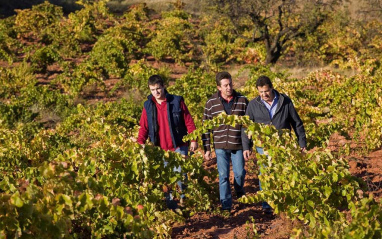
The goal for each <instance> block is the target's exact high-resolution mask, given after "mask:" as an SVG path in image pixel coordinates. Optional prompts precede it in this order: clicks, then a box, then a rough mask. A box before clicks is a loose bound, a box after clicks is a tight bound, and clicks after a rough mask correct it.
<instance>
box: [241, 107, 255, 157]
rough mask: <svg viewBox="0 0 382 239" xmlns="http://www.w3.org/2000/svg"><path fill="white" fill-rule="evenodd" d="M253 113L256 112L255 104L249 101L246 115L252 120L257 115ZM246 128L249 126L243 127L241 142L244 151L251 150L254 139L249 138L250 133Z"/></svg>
mask: <svg viewBox="0 0 382 239" xmlns="http://www.w3.org/2000/svg"><path fill="white" fill-rule="evenodd" d="M253 113H254V110H253V105H252V104H251V103H249V104H248V106H247V110H246V111H245V115H248V116H249V119H250V120H252V121H255V117H254V114H253ZM246 130H247V128H244V127H242V128H241V142H242V145H243V151H245V150H251V144H252V140H251V139H249V138H248V135H247V134H246V133H245V131H246Z"/></svg>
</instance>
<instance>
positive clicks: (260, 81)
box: [256, 76, 273, 88]
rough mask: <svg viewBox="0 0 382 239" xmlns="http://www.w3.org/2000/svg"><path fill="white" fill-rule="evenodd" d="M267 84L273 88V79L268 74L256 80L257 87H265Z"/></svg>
mask: <svg viewBox="0 0 382 239" xmlns="http://www.w3.org/2000/svg"><path fill="white" fill-rule="evenodd" d="M265 85H268V86H269V87H270V88H273V85H272V82H271V79H269V77H268V76H260V77H259V78H258V79H257V81H256V88H257V87H259V86H260V87H263V86H265Z"/></svg>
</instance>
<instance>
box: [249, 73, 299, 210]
mask: <svg viewBox="0 0 382 239" xmlns="http://www.w3.org/2000/svg"><path fill="white" fill-rule="evenodd" d="M256 88H257V90H258V92H259V96H258V97H256V98H255V99H253V100H251V101H250V102H249V104H248V107H247V111H246V113H245V114H246V115H248V116H249V118H250V119H251V120H252V121H253V122H256V123H262V124H269V125H274V126H275V127H276V129H289V130H291V128H293V130H294V132H295V134H296V136H297V139H298V143H299V145H300V147H301V150H302V151H305V150H306V135H305V129H304V126H303V123H302V121H301V119H300V117H299V115H298V113H297V111H296V109H295V108H294V106H293V103H292V100H291V99H290V98H289V97H288V96H286V95H285V94H281V93H279V92H278V91H276V90H275V89H273V85H272V82H271V80H270V79H269V78H268V77H267V76H260V77H259V78H258V79H257V82H256ZM242 142H243V150H244V151H243V155H244V159H245V160H248V158H249V156H250V155H251V148H250V139H249V138H248V136H247V135H246V134H245V132H244V129H242ZM256 150H257V152H258V153H259V154H264V151H263V149H262V148H260V147H256ZM259 184H260V181H259ZM260 190H261V184H260ZM263 209H264V211H265V212H266V213H271V212H272V209H271V207H270V206H269V205H268V203H266V202H263Z"/></svg>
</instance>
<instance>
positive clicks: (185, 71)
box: [0, 0, 382, 239]
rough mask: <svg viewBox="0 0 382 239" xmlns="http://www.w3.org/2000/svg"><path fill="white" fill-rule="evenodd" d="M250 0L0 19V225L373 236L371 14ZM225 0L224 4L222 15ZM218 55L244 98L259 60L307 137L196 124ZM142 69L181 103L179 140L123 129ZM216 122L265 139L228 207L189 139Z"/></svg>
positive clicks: (14, 230)
mask: <svg viewBox="0 0 382 239" xmlns="http://www.w3.org/2000/svg"><path fill="white" fill-rule="evenodd" d="M365 1H366V0H365ZM368 1H370V2H373V0H368ZM235 2H236V1H235ZM249 2H251V3H258V4H259V5H258V6H259V7H258V8H253V9H252V7H251V8H250V7H248V8H245V5H242V4H244V1H237V4H236V5H229V4H231V3H232V2H230V1H215V0H213V1H210V3H209V4H207V5H208V7H206V8H205V9H204V8H203V9H198V10H197V11H198V14H194V13H193V12H192V11H191V12H190V11H186V10H185V9H196V7H189V8H187V7H186V6H187V4H189V1H180V0H177V1H173V2H171V3H167V4H166V9H164V10H163V11H159V10H158V9H153V8H151V7H152V6H151V5H150V4H138V3H137V4H134V5H131V6H129V7H126V10H123V11H122V12H117V13H116V12H112V11H111V10H110V8H111V7H110V6H111V5H110V4H111V2H109V1H104V0H100V1H85V0H80V1H78V2H77V4H79V5H78V6H80V7H79V8H78V10H74V11H72V12H70V13H67V12H64V10H63V8H62V7H60V6H57V5H54V4H52V3H49V2H43V3H40V4H36V5H34V6H33V7H31V8H27V9H22V10H16V11H15V14H14V15H12V16H7V17H3V18H1V19H0V238H189V239H191V238H267V239H268V238H280V239H281V238H341V239H342V238H381V237H382V228H381V220H382V207H381V206H382V205H381V204H382V160H381V159H382V64H381V59H382V58H381V57H382V21H380V19H381V18H378V14H377V11H373V12H372V13H370V15H369V17H368V18H362V19H361V18H360V19H355V18H354V14H358V13H357V12H355V11H354V9H352V14H349V10H348V9H346V8H345V7H343V6H342V5H341V4H340V2H341V1H339V2H337V1H333V5H332V6H331V7H328V6H327V5H325V6H324V5H322V6H321V5H319V4H321V3H317V4H318V5H314V4H312V5H310V4H307V5H306V6H305V8H297V7H296V8H295V5H294V4H296V3H297V2H299V1H281V0H272V1H271V2H272V4H269V5H267V4H265V3H264V1H258V0H251V1H249ZM366 2H367V1H366ZM377 2H378V1H376V2H373V3H375V4H377ZM223 3H224V4H226V5H224V6H225V7H221V6H222V5H219V4H223ZM260 4H263V5H260ZM243 6H244V8H243ZM250 6H254V5H250ZM365 6H367V4H366V5H365ZM375 6H376V7H375V9H379V8H378V6H380V5H375ZM229 7H237V8H235V9H234V10H235V11H237V12H235V11H232V15H230V14H222V13H223V12H222V11H226V10H227V9H230V8H229ZM315 7H317V8H315ZM259 9H260V10H259ZM380 9H382V5H381V6H380ZM364 10H365V11H366V10H368V9H367V8H365V9H364ZM369 10H370V9H369ZM251 11H252V12H251ZM277 11H278V14H274V13H276V12H277ZM380 12H381V14H382V11H380ZM237 13H240V14H239V15H240V16H241V17H238V18H236V17H237V16H238V15H235V14H237ZM307 13H310V14H317V15H311V16H312V17H311V18H309V17H307V15H306V14H307ZM256 14H257V15H256ZM360 14H361V13H360ZM374 14H376V16H377V17H376V16H375V15H374ZM349 15H352V16H351V17H350V16H349ZM253 16H257V17H253ZM251 17H252V18H251ZM321 18H322V19H321ZM256 19H257V20H258V21H256ZM317 19H321V20H319V21H316V20H317ZM313 22H314V23H315V24H317V26H315V27H314V28H313V27H311V26H309V24H313ZM254 24H259V25H256V26H258V27H257V28H256V27H254ZM261 27H264V28H261ZM286 29H287V30H286ZM292 30H293V31H294V32H293V31H292ZM277 36H279V38H278V37H277ZM271 41H274V42H273V43H274V44H273V45H274V46H276V45H278V44H279V46H280V49H274V48H272V44H270V42H271ZM272 49H273V50H272ZM297 68H298V69H303V70H302V71H301V72H299V73H298V74H293V69H297ZM223 70H224V71H229V72H230V73H231V74H232V76H233V83H234V88H235V89H236V90H237V91H239V92H240V93H241V94H243V95H245V96H247V98H248V99H249V100H251V99H253V98H254V97H256V96H257V95H258V93H257V90H256V87H255V84H256V80H257V78H258V77H259V76H261V75H266V76H268V77H269V78H270V79H271V80H272V82H273V84H274V88H275V89H276V90H278V91H279V92H282V93H285V94H286V95H288V96H289V97H290V98H291V99H292V100H293V104H294V106H295V107H296V110H297V111H298V113H299V115H300V117H301V119H302V121H303V122H304V127H305V130H306V133H307V141H308V142H307V143H308V146H307V150H306V152H301V150H300V148H299V146H298V143H297V140H296V137H295V135H294V134H293V133H292V134H289V133H288V132H286V131H278V130H276V129H275V128H274V127H272V126H266V125H261V124H257V123H253V122H251V121H250V120H249V119H248V117H245V116H244V117H237V116H232V115H226V114H221V115H219V116H218V117H215V118H214V119H213V120H209V121H205V122H204V123H202V116H203V109H204V104H205V102H206V101H207V99H208V98H209V97H210V96H211V95H212V94H214V93H215V92H216V90H217V89H216V84H215V74H216V73H217V72H218V71H223ZM154 74H159V75H161V76H162V77H163V78H164V79H165V82H166V88H167V90H168V91H169V92H170V93H171V94H176V95H181V96H183V97H184V100H185V103H186V105H187V107H188V109H189V111H190V113H191V115H192V116H193V119H194V121H195V124H196V126H197V129H196V130H195V131H194V132H193V133H191V134H188V135H187V136H185V138H184V141H189V140H197V141H198V142H199V146H200V147H199V149H198V150H196V152H195V153H194V154H192V155H189V156H181V155H179V154H176V153H174V152H170V151H164V150H161V149H160V148H158V147H154V146H153V145H152V144H150V143H148V144H146V145H140V144H138V143H137V142H136V139H137V135H138V130H139V119H140V115H141V112H142V107H143V102H144V101H145V99H146V97H147V95H148V94H149V93H150V92H149V88H148V87H147V80H148V78H149V77H150V76H151V75H154ZM221 124H227V125H235V124H242V125H243V126H244V127H245V128H246V129H247V133H248V135H250V136H251V137H252V140H253V142H254V145H255V146H261V147H263V148H264V150H265V155H259V154H253V155H252V156H251V159H250V160H249V161H247V162H246V171H247V175H246V181H245V191H246V195H245V196H244V197H242V198H240V199H237V198H236V195H234V196H233V199H234V200H233V203H234V204H233V210H232V214H229V215H228V214H227V213H226V212H224V211H222V210H221V209H220V203H219V192H218V181H219V180H218V173H217V166H216V158H215V157H213V158H212V160H211V161H206V160H204V158H203V151H202V149H201V148H202V147H201V145H202V141H201V134H202V133H203V132H206V131H207V130H211V129H214V128H215V127H217V126H219V125H221ZM213 155H214V154H213ZM165 161H166V162H167V164H166V165H165V163H164V162H165ZM260 165H263V166H265V167H259V166H260ZM179 166H180V167H181V168H182V172H181V173H180V172H174V171H173V170H172V169H173V168H174V167H179ZM260 172H261V175H260ZM184 174H186V175H187V179H188V180H187V189H186V190H185V192H184V193H185V196H186V200H184V202H182V203H180V194H181V192H180V191H179V188H178V186H177V182H178V181H179V180H183V179H184ZM230 177H231V181H233V175H232V171H231V175H230ZM259 179H260V180H261V182H262V187H263V191H259V186H258V182H259ZM169 190H173V192H174V197H175V200H176V201H178V202H179V204H181V207H180V208H179V209H177V210H170V209H167V207H166V202H165V194H166V193H168V191H169ZM232 191H234V190H233V189H232ZM262 201H267V202H269V204H270V205H271V206H272V208H273V209H274V211H273V214H265V213H264V212H263V211H262V209H261V202H262Z"/></svg>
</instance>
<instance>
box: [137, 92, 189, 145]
mask: <svg viewBox="0 0 382 239" xmlns="http://www.w3.org/2000/svg"><path fill="white" fill-rule="evenodd" d="M152 97H153V96H152V95H149V96H148V97H147V101H145V103H144V107H145V109H146V114H147V121H148V122H147V123H148V126H149V138H150V141H151V142H153V143H154V145H156V146H159V137H158V121H157V109H156V105H155V102H154V101H153V100H152ZM166 99H167V101H166V103H167V119H168V123H169V126H170V134H171V139H172V143H173V145H174V148H177V147H179V146H180V145H182V144H184V142H183V141H182V139H183V137H184V136H185V135H187V127H186V125H185V122H184V119H183V112H182V109H181V107H180V102H181V101H183V97H182V96H178V95H171V94H168V93H167V92H166Z"/></svg>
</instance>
